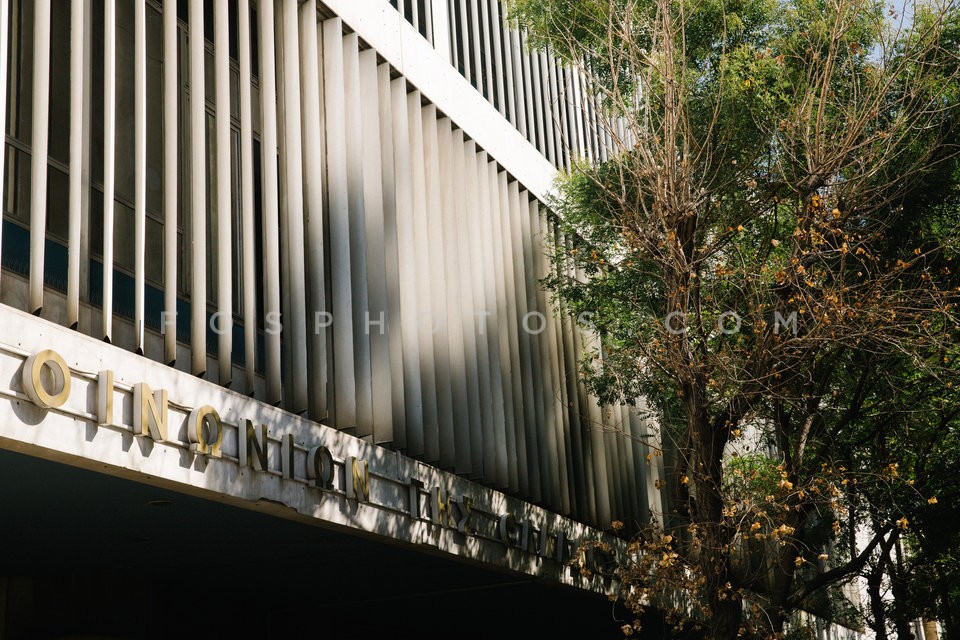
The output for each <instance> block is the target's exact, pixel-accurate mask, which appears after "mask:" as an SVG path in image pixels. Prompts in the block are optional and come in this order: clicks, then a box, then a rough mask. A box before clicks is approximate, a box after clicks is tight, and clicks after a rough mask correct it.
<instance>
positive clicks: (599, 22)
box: [508, 0, 960, 638]
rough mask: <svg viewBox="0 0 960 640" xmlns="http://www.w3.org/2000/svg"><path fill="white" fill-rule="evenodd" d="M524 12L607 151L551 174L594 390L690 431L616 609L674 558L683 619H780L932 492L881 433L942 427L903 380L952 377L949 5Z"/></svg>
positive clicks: (722, 631) (745, 630) (763, 624)
mask: <svg viewBox="0 0 960 640" xmlns="http://www.w3.org/2000/svg"><path fill="white" fill-rule="evenodd" d="M508 4H509V8H510V12H511V15H512V17H513V19H514V20H515V21H516V23H517V24H518V25H520V26H521V27H524V28H525V29H527V30H528V33H529V40H530V42H531V43H532V45H533V46H534V47H541V48H549V49H550V50H551V51H552V53H553V54H554V55H556V56H557V57H558V58H559V59H560V60H562V61H563V62H565V63H567V64H569V65H571V66H573V67H576V68H577V69H579V71H580V74H581V75H582V77H583V78H584V79H585V82H586V84H587V86H588V88H589V93H590V94H591V95H592V96H595V97H596V105H595V106H596V108H597V110H598V111H599V112H601V113H603V114H606V117H605V118H604V119H603V120H602V122H601V126H603V127H605V128H606V129H607V131H606V133H607V134H608V135H609V137H610V138H612V140H613V142H614V147H615V148H614V152H613V153H612V154H611V157H610V158H609V160H607V161H605V162H596V163H589V162H586V161H581V162H580V163H578V164H577V165H576V166H575V167H574V168H573V170H571V171H570V172H569V174H568V175H566V176H564V177H563V179H562V180H561V181H560V182H559V184H558V189H557V195H556V197H555V199H554V201H553V202H552V203H551V206H552V209H553V211H554V213H555V217H556V224H557V225H558V227H559V229H560V231H561V232H562V236H563V238H564V241H563V242H560V243H557V245H556V246H555V247H554V251H553V266H554V268H553V270H552V275H551V276H550V277H549V278H548V279H547V281H546V282H545V284H546V286H548V287H549V288H550V289H551V290H552V291H553V292H554V294H555V296H556V298H557V299H558V300H559V301H560V303H561V304H562V307H563V308H564V309H565V310H566V311H567V312H570V313H572V314H574V315H579V314H581V313H582V312H584V311H590V312H592V313H593V314H594V315H593V316H592V321H593V324H594V325H595V327H596V332H597V334H598V335H599V339H600V342H599V344H600V346H599V347H598V348H597V349H596V351H595V352H594V353H591V354H589V356H588V358H587V360H586V361H585V363H584V368H585V369H586V370H587V371H588V379H589V384H590V387H591V389H592V391H594V392H595V393H597V394H598V395H599V397H600V398H601V399H603V400H606V401H614V400H618V401H627V402H630V401H633V400H635V399H637V398H639V397H645V398H647V399H648V400H649V401H650V402H651V403H652V404H653V406H654V408H655V410H656V412H657V414H658V417H659V419H660V421H661V424H662V426H663V431H664V441H665V446H667V445H669V444H670V443H671V442H672V443H674V445H675V448H676V454H677V465H678V466H677V472H676V475H677V478H678V479H679V480H678V482H677V483H676V487H675V488H674V490H675V493H676V495H675V496H674V498H675V499H674V501H673V503H674V504H675V505H676V506H677V508H676V512H675V513H673V514H669V515H670V518H669V519H668V522H667V523H666V526H667V530H664V531H656V530H652V531H647V532H646V534H645V535H644V536H641V537H640V538H638V540H637V542H635V544H634V545H633V546H632V547H631V551H633V552H636V553H634V554H633V555H632V556H631V557H632V561H631V562H630V563H627V564H625V565H624V567H623V568H622V571H621V578H622V579H623V580H624V581H625V582H626V583H627V584H630V585H632V587H633V589H632V590H631V591H630V594H631V595H630V596H629V597H628V598H627V600H628V604H630V605H631V606H632V607H633V608H634V609H635V610H637V611H638V612H639V611H641V610H643V609H645V608H646V606H647V604H648V603H649V602H651V600H656V599H657V597H658V593H657V592H658V587H657V585H658V582H657V580H656V579H658V578H664V577H666V578H669V579H671V580H672V581H673V582H672V584H674V585H675V589H674V592H673V594H674V595H672V596H671V598H663V597H661V598H660V599H659V602H657V604H658V606H660V607H661V608H665V609H666V610H667V611H668V612H670V613H672V615H673V616H674V618H675V620H676V622H677V623H678V624H679V625H681V626H683V625H687V626H690V627H697V626H702V627H703V628H705V629H706V630H707V632H708V634H709V635H710V636H711V637H714V638H735V637H737V636H742V635H756V636H763V635H775V634H780V633H782V632H783V631H784V629H785V626H786V624H787V621H788V619H789V618H790V616H791V614H792V612H794V611H796V610H797V609H799V608H807V609H811V608H816V604H815V602H814V601H815V600H817V598H818V597H819V598H820V599H821V600H823V599H824V597H825V596H824V594H825V593H826V590H828V589H829V588H830V587H831V586H834V585H837V584H840V583H842V582H843V581H845V580H848V579H849V578H850V577H851V576H853V575H855V574H857V573H859V572H866V571H869V567H870V563H871V560H872V559H876V558H881V557H889V554H890V553H891V550H892V549H895V548H896V544H897V538H898V537H900V536H901V535H905V534H906V532H907V531H908V530H910V522H912V520H911V518H910V517H908V516H907V515H905V514H904V512H903V509H904V508H906V507H905V506H904V505H908V503H910V502H911V501H913V502H917V503H918V504H922V505H924V508H926V507H932V506H933V505H931V504H928V503H927V500H928V499H929V498H932V497H933V496H923V495H920V494H919V488H918V487H916V484H914V486H912V487H911V486H910V485H909V484H906V482H907V480H908V479H909V478H906V477H905V476H904V475H902V474H900V472H899V471H898V469H899V468H900V467H899V466H898V465H900V463H899V462H898V459H899V456H900V455H901V451H900V450H897V449H895V448H894V449H891V448H890V447H891V445H895V444H896V443H897V442H900V443H903V442H906V441H909V439H910V437H911V431H910V430H911V428H913V429H916V428H919V427H918V425H919V424H921V423H929V422H930V421H931V420H932V419H933V413H924V411H922V410H921V409H922V407H918V406H905V405H904V404H903V403H904V398H905V396H904V395H903V394H907V393H913V394H915V395H914V396H912V397H913V398H914V399H916V400H917V401H920V402H926V401H928V400H930V398H929V397H925V396H923V395H922V393H921V392H920V390H921V389H922V388H923V385H924V384H930V383H931V382H935V383H936V384H938V385H945V384H955V383H954V382H953V381H955V380H956V379H957V367H956V355H957V346H956V345H957V338H958V324H957V316H956V307H955V305H956V303H957V297H958V289H957V287H956V285H957V282H956V280H955V277H954V274H953V269H954V266H953V265H954V260H955V256H956V250H957V247H958V244H957V229H958V224H957V223H958V222H960V220H958V217H960V214H958V208H957V207H956V206H950V205H949V203H950V202H955V201H956V196H957V180H956V167H957V162H956V150H957V145H956V143H957V123H958V115H960V111H958V108H960V101H958V88H960V86H958V83H957V75H958V64H957V62H958V60H957V51H958V36H960V29H958V17H960V13H958V9H957V6H956V5H955V4H954V3H953V2H952V1H950V0H946V1H945V2H931V3H927V4H917V5H916V6H915V7H913V8H912V10H911V13H910V15H909V16H907V17H903V16H900V15H898V14H897V12H896V11H895V10H893V9H889V10H887V9H886V8H885V7H884V6H883V4H882V3H880V2H875V1H869V0H790V1H786V2H777V1H775V0H728V1H723V0H512V1H511V2H509V3H508ZM917 394H919V395H917ZM931 411H933V409H931ZM949 428H950V429H951V430H952V429H954V428H956V416H953V417H951V418H950V419H949ZM878 443H885V444H886V445H887V446H885V447H880V448H878ZM943 444H944V446H949V447H951V448H952V447H955V444H954V443H949V444H947V443H946V441H943ZM758 445H762V446H767V445H769V447H770V448H771V450H772V451H773V452H774V453H773V454H772V455H757V446H758ZM748 449H749V450H748ZM951 450H953V449H951ZM904 455H905V454H904ZM907 457H909V456H907ZM908 463H909V464H908ZM928 463H932V464H936V461H930V460H928ZM903 466H904V467H907V466H909V467H910V468H911V470H913V469H914V468H915V461H911V460H905V461H904V462H903ZM912 472H913V471H911V473H912ZM894 485H896V487H898V490H897V491H896V492H895V491H892V490H890V487H891V486H894ZM911 492H912V493H911ZM895 493H897V494H898V496H899V497H898V498H896V499H894V498H892V497H891V495H892V494H895ZM907 495H909V496H910V497H909V499H905V498H904V496H907ZM895 516H898V517H895ZM864 524H867V525H869V526H870V530H871V535H872V538H871V539H870V540H869V541H867V543H866V544H865V545H858V544H857V541H856V533H857V531H858V530H862V527H863V525H864ZM844 541H847V542H848V543H846V542H844ZM831 548H832V549H833V551H832V552H831V551H829V549H831ZM824 549H827V551H826V552H824ZM939 553H941V556H940V557H943V555H942V551H941V552H939ZM884 554H886V556H884ZM882 564H883V566H884V567H887V566H888V565H889V564H890V563H882ZM884 571H888V569H884ZM671 603H672V604H671ZM745 604H746V606H745Z"/></svg>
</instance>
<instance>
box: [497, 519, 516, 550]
mask: <svg viewBox="0 0 960 640" xmlns="http://www.w3.org/2000/svg"><path fill="white" fill-rule="evenodd" d="M516 528H517V519H516V518H514V517H513V514H512V513H504V514H503V515H501V516H500V520H499V521H498V522H497V533H498V534H499V536H500V542H502V543H503V544H504V546H506V547H515V546H517V545H518V544H519V543H518V542H515V541H514V539H513V534H514V533H516Z"/></svg>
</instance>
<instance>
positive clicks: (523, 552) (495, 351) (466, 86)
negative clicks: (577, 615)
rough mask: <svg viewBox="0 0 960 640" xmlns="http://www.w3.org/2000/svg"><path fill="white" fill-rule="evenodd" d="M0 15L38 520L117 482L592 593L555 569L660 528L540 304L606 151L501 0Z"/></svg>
mask: <svg viewBox="0 0 960 640" xmlns="http://www.w3.org/2000/svg"><path fill="white" fill-rule="evenodd" d="M0 9H2V10H0V16H2V18H0V37H2V38H3V39H4V40H5V42H4V43H0V56H2V57H4V59H0V72H2V73H5V74H6V76H5V78H4V84H5V86H6V87H7V97H6V101H5V102H3V101H0V102H3V105H2V108H4V109H5V114H4V115H5V118H4V119H3V120H4V121H5V123H6V134H7V135H6V152H5V154H4V155H3V169H4V171H3V176H4V180H3V194H2V196H3V197H2V202H3V203H4V209H3V225H2V245H0V263H2V273H0V302H2V305H0V326H2V327H3V328H4V331H3V335H2V336H0V370H2V371H3V373H4V375H3V376H2V378H0V379H2V383H0V387H3V388H2V389H0V396H2V398H3V401H2V402H0V449H3V450H4V453H3V455H4V456H12V457H11V458H10V460H8V464H7V468H9V469H12V470H17V469H20V470H22V472H18V475H17V478H19V479H20V480H23V479H24V478H23V474H24V473H39V474H41V481H38V482H37V483H34V485H32V486H31V488H30V493H31V495H34V494H36V496H35V497H36V500H39V501H44V500H49V499H52V494H53V493H55V492H56V489H55V488H53V487H47V488H45V484H44V482H43V481H42V478H46V477H53V476H60V475H63V480H62V482H64V483H68V484H70V483H76V484H77V486H86V485H88V484H89V485H91V486H92V485H95V484H97V483H110V482H116V483H118V484H116V485H114V488H112V489H110V488H108V489H104V490H105V491H111V492H113V491H116V493H117V495H118V496H125V495H127V494H128V493H130V495H131V496H133V495H134V494H136V497H130V500H131V501H132V502H135V503H137V504H139V503H140V501H142V498H144V497H146V498H149V499H147V500H146V501H145V502H146V503H148V504H150V506H152V507H157V506H161V507H162V506H164V505H167V504H168V503H172V505H173V506H172V507H171V508H172V509H177V508H179V506H180V505H183V504H186V505H189V506H188V507H184V509H188V510H189V512H190V513H191V514H193V515H194V516H196V517H195V518H193V519H194V520H195V519H197V518H199V519H207V518H208V517H213V516H211V514H213V513H214V512H215V510H216V509H220V508H222V505H227V506H229V507H230V508H240V509H241V510H246V511H249V512H251V513H255V514H257V517H263V518H265V519H264V520H262V521H260V520H258V521H257V523H256V524H250V523H248V522H246V521H244V520H243V518H244V517H246V516H236V515H224V516H223V521H224V522H226V521H230V519H231V518H239V520H238V522H239V523H241V524H239V525H238V526H240V527H247V526H248V525H249V526H250V527H251V530H254V529H256V530H259V529H260V528H262V529H263V531H264V536H267V537H270V536H271V535H272V534H271V528H272V527H276V528H278V530H279V529H280V528H282V527H287V526H293V525H292V524H290V523H295V524H296V525H297V526H307V527H312V528H311V529H310V530H311V531H313V530H314V529H316V530H318V531H324V532H326V531H330V532H335V534H336V536H339V537H338V538H337V539H338V540H341V541H346V542H347V543H349V542H350V541H351V540H353V539H354V538H356V539H357V540H364V541H371V542H370V544H377V545H379V544H385V545H387V547H386V548H388V549H390V550H391V551H390V552H385V553H386V556H385V557H387V558H388V559H389V558H390V557H393V556H390V553H391V552H393V553H395V554H396V557H397V558H400V557H404V558H406V557H408V556H404V555H403V554H407V553H409V552H410V549H414V550H415V555H413V556H409V557H410V558H412V559H410V560H407V562H409V563H410V566H414V567H416V566H418V562H419V561H418V560H417V558H419V556H418V555H416V553H420V552H425V553H426V554H428V555H429V556H430V557H437V558H441V559H443V561H444V562H446V561H447V560H451V561H454V560H455V561H466V562H468V563H470V564H472V565H473V566H474V567H475V568H478V569H479V570H481V571H484V570H490V571H494V570H496V571H506V572H507V574H506V575H513V576H527V577H531V578H537V579H538V580H540V581H544V582H546V583H549V584H557V585H569V586H574V587H579V588H582V589H586V590H594V591H602V590H603V588H604V587H603V585H601V584H597V583H596V581H595V580H593V579H591V578H588V577H586V576H585V575H584V573H583V572H580V571H577V570H576V569H575V568H572V567H570V566H567V562H568V560H569V559H570V558H571V557H573V555H574V554H575V552H576V549H577V545H578V544H581V543H582V542H583V541H584V540H592V539H600V538H603V537H604V536H605V535H606V534H604V533H603V531H604V530H606V529H608V528H609V527H610V523H611V522H612V521H614V520H621V521H624V522H627V523H635V522H641V521H649V519H650V517H651V516H650V514H651V512H653V513H658V514H659V513H663V512H664V504H663V502H662V497H661V495H660V492H659V491H658V488H659V486H660V483H661V482H662V481H663V480H664V470H663V465H662V458H661V457H660V456H659V455H657V453H658V449H657V447H656V446H655V443H656V437H657V434H656V428H655V425H653V424H652V423H650V422H649V421H648V420H647V419H646V418H645V417H643V416H642V415H641V414H640V413H638V412H637V411H636V410H634V409H633V408H629V407H626V406H601V405H599V404H598V403H597V401H596V400H595V399H594V398H592V397H591V396H590V395H589V394H588V393H587V390H586V389H585V387H584V385H583V384H582V382H580V381H579V379H578V375H577V371H578V368H579V367H580V363H581V358H582V357H583V355H584V354H587V353H590V352H591V349H592V348H593V347H592V345H593V344H594V342H593V340H592V337H591V334H590V331H589V322H588V319H582V320H583V322H575V321H572V320H570V319H568V318H566V317H564V316H562V315H560V314H558V313H557V312H556V310H555V309H554V308H553V307H552V306H551V300H550V295H549V293H548V292H545V291H544V290H543V288H542V287H541V286H540V283H539V282H540V279H541V278H543V277H544V276H545V275H546V274H547V272H548V269H549V256H548V254H547V252H548V251H562V250H563V249H562V248H563V247H564V246H565V240H564V238H562V237H560V236H559V235H558V233H557V231H556V230H555V228H554V227H553V225H552V223H551V220H550V217H549V215H548V211H547V207H546V205H545V202H546V201H547V200H548V196H549V192H550V189H551V184H552V181H553V179H554V177H555V175H556V173H557V171H558V170H563V169H564V168H566V167H569V166H570V164H571V163H572V162H574V161H576V160H577V159H578V158H583V159H588V160H589V159H603V158H605V157H607V153H608V149H610V148H612V138H611V136H617V135H620V134H623V132H618V130H617V127H616V126H615V125H611V124H610V123H608V122H604V121H603V120H602V118H601V116H600V115H599V110H598V109H597V108H596V105H595V100H593V99H592V98H591V97H590V96H591V92H590V90H589V87H588V86H587V85H586V83H585V82H584V80H583V79H582V78H581V77H579V76H578V75H577V74H576V73H575V72H574V71H572V70H570V69H566V68H564V67H562V66H560V65H558V64H557V63H556V61H555V60H553V59H552V57H551V56H550V55H549V54H548V53H541V52H531V51H529V50H528V49H527V48H526V44H525V38H524V34H523V33H521V32H519V31H517V30H516V29H513V28H511V27H510V25H509V24H508V23H507V21H506V19H505V16H504V11H503V7H502V6H500V4H499V3H498V1H497V0H432V1H431V0H394V1H393V2H388V1H387V0H363V1H357V0H326V1H324V2H317V1H316V0H307V1H303V2H301V1H298V0H277V1H276V2H264V1H259V2H253V1H252V0H239V1H227V0H213V1H210V0H208V1H206V2H203V1H201V0H189V1H184V0H180V1H179V2H178V1H177V0H165V1H162V2H161V1H159V0H156V1H155V0H73V1H72V2H66V1H64V2H60V1H52V0H0ZM651 445H653V446H651ZM90 472H95V473H92V474H91V473H90ZM9 473H13V471H10V472H9ZM144 491H147V494H144V493H143V492H144ZM149 491H161V492H162V493H163V495H164V496H166V497H160V498H156V497H154V498H150V496H151V495H154V494H150V493H149ZM148 494H149V495H148ZM168 494H169V495H168ZM156 495H160V494H156ZM171 496H172V497H171ZM103 500H104V501H107V502H109V498H106V497H105V498H103ZM118 500H120V498H119V497H118ZM208 503H209V504H208ZM2 504H8V506H9V505H13V504H16V500H15V498H14V496H12V495H11V496H8V500H6V502H3V501H0V505H2ZM98 504H99V503H98ZM9 508H10V509H12V508H13V507H12V506H10V507H9ZM91 508H92V509H93V508H96V507H94V506H91ZM121 510H122V509H121ZM31 513H32V512H31ZM151 513H152V512H151ZM217 513H219V512H217ZM229 513H230V514H233V512H232V511H231V512H229ZM151 517H152V516H151ZM250 517H253V516H250ZM31 520H35V518H33V519H31ZM136 521H138V517H137V516H129V517H128V518H127V519H126V520H123V522H124V523H126V524H127V525H129V524H130V522H136ZM28 524H29V523H28ZM156 526H157V527H158V528H159V529H160V530H165V529H164V527H166V526H168V525H164V524H162V523H161V524H157V525H156ZM213 526H214V525H211V527H213ZM80 528H81V529H83V530H86V531H88V533H89V535H90V536H91V538H96V537H97V528H96V527H95V526H93V524H92V521H91V522H86V523H85V524H83V526H81V527H80ZM28 529H29V527H28ZM213 530H214V529H198V531H200V532H203V531H213ZM35 533H36V532H35ZM168 534H169V535H170V536H174V537H175V536H176V535H177V533H176V532H175V530H174V529H170V531H169V532H168ZM10 535H11V536H12V535H14V534H12V533H11V534H10ZM36 535H38V536H39V535H40V534H39V533H36ZM224 535H228V536H232V534H224ZM277 535H278V536H279V538H282V535H281V534H279V533H278V534H277ZM284 535H286V534H284ZM289 535H290V536H292V537H294V538H296V536H299V535H301V533H300V529H297V530H296V533H290V534H289ZM331 535H333V534H331ZM143 537H148V538H149V536H143ZM37 539H42V536H40V537H39V538H37ZM18 540H19V539H17V538H15V537H12V538H9V539H8V542H10V543H11V544H19V542H18ZM128 542H129V541H128ZM130 544H131V545H134V546H135V542H130ZM258 544H259V543H258ZM264 544H265V545H266V546H269V543H264ZM151 546H153V545H152V544H151V543H149V542H143V543H142V547H139V548H145V549H149V548H150V547H151ZM131 548H134V547H131ZM256 548H260V547H256ZM378 548H379V547H378ZM193 553H199V554H201V555H202V553H203V552H202V551H201V549H200V548H197V549H194V550H193ZM235 553H236V554H240V555H241V556H243V557H244V558H246V556H245V554H248V553H252V552H251V551H250V549H249V547H244V546H242V545H239V544H238V546H237V548H236V550H235ZM169 554H173V555H175V552H174V551H170V552H169ZM70 557H73V556H70ZM164 557H166V556H164ZM247 560H250V558H246V560H245V561H247ZM327 561H329V559H328V560H325V561H324V562H327ZM27 562H29V560H27ZM398 562H400V560H398ZM174 564H175V563H174ZM271 566H273V567H274V568H276V563H273V564H272V565H271ZM351 566H353V567H354V568H355V565H351ZM366 570H367V571H369V570H370V568H369V567H367V568H366ZM17 571H19V573H23V574H26V573H29V572H28V571H26V570H24V569H22V568H19V569H17ZM344 571H346V572H347V573H349V571H348V570H347V569H344ZM7 573H8V574H10V575H15V574H16V575H19V574H17V572H16V571H13V570H9V571H8V572H7ZM453 573H454V572H452V570H451V571H447V570H442V571H439V573H437V576H438V577H437V578H436V582H438V583H443V582H444V581H445V580H450V582H449V585H448V586H451V588H453V585H454V581H453V579H452V578H450V576H451V575H452V574H453ZM231 575H232V574H231ZM31 579H32V578H31ZM344 579H345V580H346V577H344ZM11 580H12V578H11V579H8V580H7V582H6V583H4V585H6V586H4V589H6V592H7V593H8V600H7V601H8V602H9V598H11V597H14V596H16V597H21V596H22V594H23V593H24V589H26V587H23V585H22V584H20V583H17V582H16V581H15V580H14V581H12V582H11ZM107 583H109V580H106V579H105V582H103V583H97V584H107ZM18 584H20V586H17V585H18ZM30 584H31V585H33V586H32V587H30V588H31V589H34V590H36V589H40V588H41V587H42V585H43V584H46V583H38V582H36V580H34V582H31V583H30ZM38 584H40V585H41V587H38V586H37V585H38ZM344 584H347V582H344ZM458 584H459V583H458ZM434 586H437V585H436V584H434ZM441 586H442V585H441ZM43 588H46V587H43ZM57 588H61V587H57ZM352 588H353V587H351V589H352ZM31 593H34V592H31ZM425 593H426V592H425ZM10 594H13V595H10ZM17 594H20V595H19V596H18V595H17ZM37 597H38V598H39V596H37ZM531 597H532V596H531ZM537 597H539V596H537ZM0 599H2V598H0ZM37 607H39V605H37ZM37 607H34V609H30V611H34V612H35V613H36V612H39V611H43V610H44V609H42V607H40V608H37ZM7 611H8V612H9V611H10V609H9V605H8V609H7ZM36 616H40V613H36ZM36 616H35V617H36ZM10 624H11V625H14V626H11V627H8V629H14V631H10V632H9V633H10V634H11V635H10V637H20V636H17V633H18V632H16V629H20V628H21V627H17V626H16V625H27V626H23V627H22V628H23V629H27V628H31V627H29V624H32V623H29V622H24V621H22V620H21V621H20V622H11V623H10ZM270 628H274V627H270ZM23 633H25V634H27V635H25V636H23V637H31V636H30V634H29V633H27V632H26V631H24V632H23Z"/></svg>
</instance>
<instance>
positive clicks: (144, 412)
mask: <svg viewBox="0 0 960 640" xmlns="http://www.w3.org/2000/svg"><path fill="white" fill-rule="evenodd" d="M167 406H168V403H167V391H166V389H160V390H159V391H156V392H151V391H150V387H149V386H147V383H145V382H138V383H137V384H135V385H133V407H134V408H133V432H134V435H137V436H150V437H151V438H153V439H154V441H156V442H163V441H164V440H166V439H167Z"/></svg>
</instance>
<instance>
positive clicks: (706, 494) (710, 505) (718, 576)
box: [687, 386, 743, 640]
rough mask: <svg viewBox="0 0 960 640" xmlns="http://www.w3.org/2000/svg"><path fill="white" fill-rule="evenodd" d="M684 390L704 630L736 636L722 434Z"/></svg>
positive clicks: (692, 391)
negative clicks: (706, 611) (706, 614)
mask: <svg viewBox="0 0 960 640" xmlns="http://www.w3.org/2000/svg"><path fill="white" fill-rule="evenodd" d="M688 391H689V393H688V396H687V402H688V405H687V408H688V411H689V413H688V416H689V425H690V432H691V434H692V435H693V438H692V443H691V444H692V447H691V449H692V450H691V451H690V453H689V455H690V476H691V479H692V486H693V489H694V496H693V500H692V503H693V504H692V507H693V508H692V510H691V519H692V520H693V523H694V524H695V525H696V531H697V536H698V538H699V541H700V549H699V565H700V571H701V574H702V575H703V577H704V579H705V583H704V590H705V591H704V593H705V597H706V601H707V606H708V607H709V610H710V620H709V624H708V627H709V630H708V634H707V635H708V637H709V638H711V639H713V640H735V639H736V638H737V637H738V634H739V632H740V628H741V624H742V622H743V600H742V598H740V597H739V596H737V595H735V593H734V591H733V589H732V588H731V586H732V583H733V580H734V577H733V572H732V567H731V565H730V543H731V541H732V539H733V531H732V529H731V527H730V526H729V525H727V524H726V523H725V522H724V516H723V495H722V492H721V481H722V476H723V448H724V446H725V444H726V437H725V432H724V429H723V428H722V427H721V428H720V429H718V428H716V427H715V425H714V422H713V421H712V420H711V419H710V417H709V415H707V413H706V412H705V411H704V409H703V406H704V404H701V403H700V402H699V400H700V399H701V396H700V394H699V393H698V389H697V388H696V387H695V386H691V387H690V388H689V390H688Z"/></svg>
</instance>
